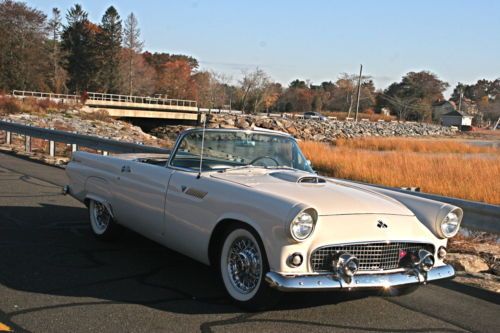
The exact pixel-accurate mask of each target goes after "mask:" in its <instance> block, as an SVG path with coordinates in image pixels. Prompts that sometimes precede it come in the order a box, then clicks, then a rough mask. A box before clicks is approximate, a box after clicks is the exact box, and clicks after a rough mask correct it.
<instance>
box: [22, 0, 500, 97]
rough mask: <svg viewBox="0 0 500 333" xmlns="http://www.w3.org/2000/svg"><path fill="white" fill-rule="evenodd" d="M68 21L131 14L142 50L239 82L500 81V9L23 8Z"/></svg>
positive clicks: (128, 1)
mask: <svg viewBox="0 0 500 333" xmlns="http://www.w3.org/2000/svg"><path fill="white" fill-rule="evenodd" d="M25 1H26V2H27V3H28V4H29V5H30V6H31V7H35V8H38V9H40V10H42V11H44V12H46V13H48V14H49V13H50V12H51V9H52V8H53V7H58V8H59V9H61V11H62V12H63V13H66V11H67V10H68V9H69V8H70V7H71V6H73V5H74V4H75V3H80V4H81V5H82V6H83V8H84V9H85V10H86V11H87V12H88V13H89V18H90V19H91V20H92V21H94V22H99V21H100V20H101V17H102V15H103V14H104V12H105V10H106V8H107V7H109V6H110V5H113V6H115V8H116V9H117V10H118V12H119V13H120V15H121V17H122V19H124V18H125V17H126V16H127V15H128V14H129V13H130V12H133V13H134V14H135V15H136V16H137V18H138V21H139V26H140V28H141V37H142V39H143V40H144V41H145V48H144V49H145V50H148V51H152V52H168V53H181V54H186V55H191V56H193V57H195V58H196V59H198V61H199V62H200V67H201V69H207V70H214V71H216V72H221V73H225V74H227V75H229V76H231V77H232V79H233V81H234V82H237V80H238V79H239V78H241V76H242V72H243V71H251V70H254V69H255V68H257V67H258V68H261V69H263V70H264V71H266V72H267V73H268V74H269V75H270V76H271V77H272V78H273V79H274V80H276V81H278V82H280V83H282V84H284V85H288V83H289V82H291V81H292V80H294V79H297V78H299V79H302V80H310V81H311V82H312V83H314V84H319V83H321V82H323V81H330V80H331V81H335V80H336V79H337V78H338V77H339V75H340V74H341V73H358V72H359V65H360V64H363V71H364V74H366V75H370V76H371V77H372V78H373V80H374V82H375V85H376V87H377V88H385V87H387V86H388V85H389V84H390V83H392V82H395V81H400V80H401V77H402V76H403V75H404V74H406V73H408V72H410V71H419V70H430V71H432V72H434V73H436V74H437V75H438V76H439V77H440V78H441V79H442V80H444V81H447V82H448V83H450V85H451V87H450V88H449V89H448V91H447V92H446V95H447V96H449V94H450V93H451V92H452V91H453V87H454V86H455V85H456V84H457V82H462V83H474V82H475V81H477V80H478V79H482V78H486V79H490V80H491V79H496V78H500V1H495V0H490V1H487V0H475V1H472V0H471V1H465V0H454V1H452V0H434V1H431V0H418V1H403V0H400V1H390V0H378V1H369V0H357V1H345V0H343V1H334V0H330V1H328V0H325V1H320V0H309V1H305V0H303V1H295V0H267V1H261V0H252V1H250V0H224V1H223V0H211V1H208V0H186V1H181V0H175V1H174V0H163V1H160V0H142V1H137V0H136V1H132V0H115V1H110V0H99V1H91V0H80V1H78V2H77V1H74V0H73V1H68V0H25Z"/></svg>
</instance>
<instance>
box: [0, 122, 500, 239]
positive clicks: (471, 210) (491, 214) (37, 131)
mask: <svg viewBox="0 0 500 333" xmlns="http://www.w3.org/2000/svg"><path fill="white" fill-rule="evenodd" d="M0 130H4V131H6V132H7V135H6V141H7V143H8V144H10V143H11V133H17V134H21V135H24V136H25V138H26V141H25V142H26V150H29V149H30V147H31V143H30V140H31V137H35V138H41V139H45V140H49V141H50V142H51V144H50V154H51V156H54V155H55V144H54V142H63V143H68V144H72V145H73V151H75V150H76V149H77V146H82V147H87V148H91V149H96V150H100V151H102V152H103V153H105V152H108V151H109V152H116V153H159V154H169V153H170V150H168V149H164V148H158V147H151V146H145V145H141V144H137V143H127V142H121V141H116V140H111V139H106V138H101V137H96V136H90V135H84V134H77V133H70V132H65V131H59V130H54V129H46V128H40V127H33V126H27V125H22V124H17V123H11V122H7V121H1V120H0ZM358 183H360V182H358ZM360 184H363V185H368V186H374V187H379V188H383V189H388V190H392V191H397V192H401V193H406V194H411V195H415V196H419V197H423V198H427V199H431V200H436V201H441V202H445V203H449V204H452V205H455V206H458V207H460V208H462V209H463V211H464V219H463V225H464V226H465V227H467V228H471V229H477V230H483V231H490V232H496V233H500V206H495V205H490V204H485V203H481V202H475V201H469V200H463V199H457V198H450V197H444V196H440V195H435V194H428V193H422V192H413V191H408V190H403V189H399V188H394V187H387V186H382V185H375V184H366V183H360Z"/></svg>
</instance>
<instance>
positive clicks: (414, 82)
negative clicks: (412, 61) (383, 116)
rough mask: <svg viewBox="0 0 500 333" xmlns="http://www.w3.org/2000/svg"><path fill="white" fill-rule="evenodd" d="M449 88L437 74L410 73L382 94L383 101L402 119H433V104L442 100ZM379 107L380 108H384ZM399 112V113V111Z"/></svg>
mask: <svg viewBox="0 0 500 333" xmlns="http://www.w3.org/2000/svg"><path fill="white" fill-rule="evenodd" d="M448 86H449V84H448V83H447V82H444V81H441V80H440V79H439V78H438V77H437V75H436V74H434V73H431V72H428V71H420V72H410V73H407V74H406V75H405V76H403V78H402V80H401V82H395V83H392V84H391V85H390V86H389V87H388V88H387V89H386V90H384V92H383V93H382V94H381V99H382V100H383V101H385V103H387V105H390V106H392V108H393V109H396V112H397V113H398V116H399V117H400V119H408V118H411V119H414V120H419V121H422V120H427V121H430V120H431V119H432V104H433V103H434V102H435V101H438V100H442V99H443V98H444V97H443V92H444V91H445V90H446V88H447V87H448ZM383 104H384V103H382V105H379V107H382V106H384V105H383ZM398 110H399V111H398Z"/></svg>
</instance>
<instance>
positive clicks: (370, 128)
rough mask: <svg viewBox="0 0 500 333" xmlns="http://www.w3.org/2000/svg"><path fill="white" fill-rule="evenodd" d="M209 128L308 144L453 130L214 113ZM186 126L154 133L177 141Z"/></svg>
mask: <svg viewBox="0 0 500 333" xmlns="http://www.w3.org/2000/svg"><path fill="white" fill-rule="evenodd" d="M207 127H209V128H241V129H249V128H252V127H262V128H266V129H271V130H276V131H282V132H286V133H289V134H291V135H293V136H294V137H295V138H297V139H301V140H307V141H319V142H331V141H333V140H335V139H338V138H357V137H367V136H375V137H376V136H380V137H386V136H405V137H415V136H449V135H453V134H454V133H455V131H453V130H452V129H451V128H449V127H444V126H439V125H433V124H426V123H413V122H368V121H359V122H353V121H335V120H328V121H320V120H314V119H290V118H270V117H265V116H253V115H228V114H223V115H221V114H212V115H210V116H209V121H208V123H207ZM186 128H187V127H186V126H163V127H158V128H155V129H153V131H152V134H154V135H156V136H159V137H168V138H170V139H173V138H175V137H176V136H177V134H178V133H179V132H181V131H182V130H184V129H186Z"/></svg>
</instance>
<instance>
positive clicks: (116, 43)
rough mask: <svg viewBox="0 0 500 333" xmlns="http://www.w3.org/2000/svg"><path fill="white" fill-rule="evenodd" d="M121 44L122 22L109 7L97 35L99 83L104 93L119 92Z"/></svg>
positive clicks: (116, 13)
mask: <svg viewBox="0 0 500 333" xmlns="http://www.w3.org/2000/svg"><path fill="white" fill-rule="evenodd" d="M121 44H122V22H121V20H120V15H118V12H117V11H116V9H115V8H114V7H113V6H110V7H109V8H108V9H107V10H106V12H105V13H104V15H103V17H102V22H101V25H100V32H99V35H98V46H99V51H100V54H99V58H100V59H99V62H100V64H99V67H100V68H99V70H100V71H99V83H100V87H101V89H102V90H103V91H104V92H106V93H111V94H116V93H118V92H119V90H120V72H119V70H118V69H119V65H120V58H121Z"/></svg>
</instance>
